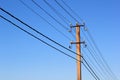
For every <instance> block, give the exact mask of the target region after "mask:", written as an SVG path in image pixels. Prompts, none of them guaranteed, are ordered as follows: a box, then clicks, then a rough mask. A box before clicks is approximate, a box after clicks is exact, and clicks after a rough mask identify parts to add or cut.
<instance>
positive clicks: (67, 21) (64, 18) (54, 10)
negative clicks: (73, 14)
mask: <svg viewBox="0 0 120 80" xmlns="http://www.w3.org/2000/svg"><path fill="white" fill-rule="evenodd" d="M43 1H44V2H45V3H46V4H47V5H48V6H49V7H50V8H51V9H52V10H53V12H55V13H56V14H57V15H58V17H59V18H61V19H62V20H63V21H64V22H65V23H66V24H67V25H68V23H71V22H70V21H69V20H68V19H67V18H66V17H65V16H63V15H62V14H61V13H59V12H58V11H57V10H56V9H55V8H54V7H53V6H52V5H51V4H49V3H48V2H47V1H46V0H43Z"/></svg>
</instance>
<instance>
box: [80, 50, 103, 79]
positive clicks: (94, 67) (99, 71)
mask: <svg viewBox="0 0 120 80" xmlns="http://www.w3.org/2000/svg"><path fill="white" fill-rule="evenodd" d="M82 51H83V53H84V57H85V56H86V57H87V58H86V59H88V60H89V61H88V63H89V65H90V66H91V67H92V68H93V70H95V72H97V73H99V75H100V76H101V77H104V78H103V79H105V75H103V74H102V73H103V72H101V70H100V69H99V67H98V66H96V65H95V64H94V62H93V61H92V60H91V58H90V57H89V56H88V55H87V53H86V52H85V51H84V49H82ZM90 63H91V64H90Z"/></svg>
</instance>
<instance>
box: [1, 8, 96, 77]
mask: <svg viewBox="0 0 120 80" xmlns="http://www.w3.org/2000/svg"><path fill="white" fill-rule="evenodd" d="M0 9H1V10H2V11H3V12H5V13H7V14H8V15H10V16H11V17H13V18H14V19H16V20H17V21H19V22H21V23H22V24H24V25H25V26H27V27H28V28H30V29H32V30H33V31H35V32H37V33H39V34H40V35H42V36H43V37H45V38H47V39H50V38H49V37H47V36H45V35H44V34H42V33H40V32H38V31H36V30H35V29H34V28H32V27H31V26H29V25H28V24H26V23H24V22H23V21H21V20H20V19H18V18H16V17H15V16H13V15H12V14H10V13H9V12H7V11H5V10H4V9H2V8H0ZM50 40H51V39H50ZM53 42H54V41H53ZM54 43H56V44H57V45H59V46H61V47H63V48H64V49H66V50H68V51H70V52H72V53H74V54H76V55H78V54H77V53H75V52H74V51H71V50H69V49H68V48H66V47H64V46H62V45H60V44H59V43H57V42H54ZM79 56H81V55H79ZM81 57H82V58H83V60H84V61H85V62H86V60H85V59H84V57H83V56H81ZM86 64H87V62H86ZM87 66H88V67H89V68H90V70H91V71H92V72H93V73H94V71H93V70H92V69H91V67H90V66H89V64H87ZM94 74H95V73H94ZM95 76H96V74H95Z"/></svg>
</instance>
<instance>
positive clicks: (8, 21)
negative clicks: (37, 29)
mask: <svg viewBox="0 0 120 80" xmlns="http://www.w3.org/2000/svg"><path fill="white" fill-rule="evenodd" d="M0 17H1V18H3V19H4V20H6V21H7V22H9V23H11V24H12V25H14V26H15V27H17V28H18V29H20V30H22V31H23V32H25V33H27V34H28V35H30V36H32V37H33V38H35V39H37V40H39V41H41V42H42V43H44V44H46V45H47V46H49V47H51V48H53V49H55V50H57V51H59V52H60V53H62V54H64V55H66V56H68V57H70V58H72V59H74V60H76V61H79V60H77V59H76V58H74V57H72V56H71V55H68V54H67V53H65V52H63V51H62V50H60V49H58V48H56V47H54V46H52V45H50V44H49V43H47V42H45V41H44V40H42V39H40V38H38V37H36V36H35V35H33V34H32V33H30V32H28V31H26V30H25V29H23V28H21V27H20V26H18V25H16V24H15V23H13V22H12V21H10V20H8V19H6V18H5V17H3V16H1V15H0ZM79 62H80V61H79ZM83 64H84V63H83ZM84 66H85V67H86V69H87V70H88V71H89V72H90V73H91V75H92V76H93V77H94V78H95V79H96V80H97V78H96V77H95V76H94V75H93V74H92V72H91V71H90V70H89V69H88V68H87V66H86V65H85V64H84Z"/></svg>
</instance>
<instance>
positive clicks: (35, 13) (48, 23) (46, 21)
mask: <svg viewBox="0 0 120 80" xmlns="http://www.w3.org/2000/svg"><path fill="white" fill-rule="evenodd" d="M19 1H20V2H21V3H22V4H23V5H24V6H26V7H27V8H28V9H29V10H31V11H32V12H33V13H35V14H36V15H37V16H39V17H40V18H41V19H43V20H44V21H45V22H46V23H48V24H49V25H50V26H51V27H53V28H54V29H55V30H56V31H58V32H59V33H60V34H61V35H63V36H64V37H65V38H66V39H68V40H71V39H70V38H69V37H68V36H66V35H65V34H64V33H63V32H62V31H60V30H59V29H57V28H56V27H55V26H54V25H52V24H51V23H50V22H49V21H47V20H46V19H45V18H44V17H42V16H41V15H39V14H38V13H37V12H35V10H33V9H32V8H30V7H29V6H28V5H27V4H25V3H24V2H23V1H22V0H19Z"/></svg>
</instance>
